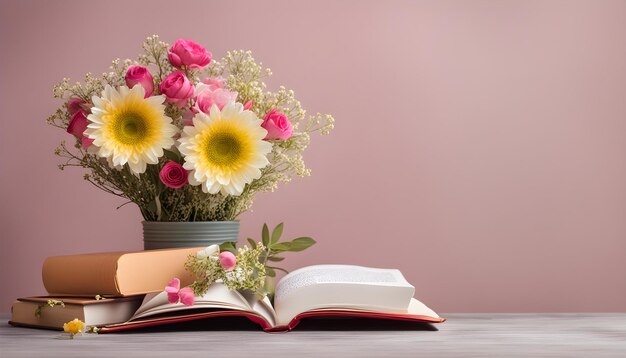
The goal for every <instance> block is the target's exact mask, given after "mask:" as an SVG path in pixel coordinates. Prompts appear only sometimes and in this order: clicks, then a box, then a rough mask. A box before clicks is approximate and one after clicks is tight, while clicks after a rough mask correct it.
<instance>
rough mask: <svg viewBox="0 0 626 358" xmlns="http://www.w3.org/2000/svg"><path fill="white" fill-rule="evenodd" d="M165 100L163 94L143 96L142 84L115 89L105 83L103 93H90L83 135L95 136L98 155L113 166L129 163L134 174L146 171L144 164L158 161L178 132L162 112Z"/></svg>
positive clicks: (172, 143) (171, 144) (93, 137)
mask: <svg viewBox="0 0 626 358" xmlns="http://www.w3.org/2000/svg"><path fill="white" fill-rule="evenodd" d="M164 100H165V96H163V95H160V96H151V97H148V98H144V89H143V87H142V86H134V87H133V88H132V89H129V88H128V87H126V86H121V87H120V88H119V90H116V89H115V88H113V87H111V86H109V85H107V86H106V87H105V88H104V90H103V91H102V97H98V96H93V97H92V101H93V104H94V106H93V108H91V114H90V115H89V116H88V117H87V118H88V119H89V121H90V123H89V125H88V126H87V130H86V131H85V135H86V136H88V137H89V138H91V139H93V140H94V142H93V144H94V145H95V146H96V147H97V148H98V156H100V157H103V158H107V159H108V160H109V162H110V163H111V164H112V166H114V167H118V166H123V165H124V164H126V163H128V166H129V168H130V170H131V171H132V172H133V173H135V174H141V173H143V172H145V171H146V166H147V164H157V163H158V162H159V158H160V157H161V156H163V149H169V148H170V147H172V146H173V145H174V143H175V142H174V138H173V137H174V135H175V134H176V133H178V128H176V126H174V125H173V124H172V119H171V118H170V117H168V116H167V115H165V105H164V104H163V101H164Z"/></svg>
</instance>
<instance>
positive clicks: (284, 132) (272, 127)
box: [261, 109, 293, 140]
mask: <svg viewBox="0 0 626 358" xmlns="http://www.w3.org/2000/svg"><path fill="white" fill-rule="evenodd" d="M261 127H263V128H265V130H267V136H265V139H281V140H285V139H289V138H291V136H292V135H293V128H292V127H291V123H290V122H289V119H287V116H286V115H284V114H283V113H280V112H277V111H276V109H272V110H271V111H270V112H269V113H268V114H267V115H265V119H264V120H263V123H262V124H261Z"/></svg>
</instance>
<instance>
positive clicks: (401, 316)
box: [98, 310, 446, 333]
mask: <svg viewBox="0 0 626 358" xmlns="http://www.w3.org/2000/svg"><path fill="white" fill-rule="evenodd" d="M211 317H246V318H247V319H249V320H250V321H252V322H254V323H256V324H258V325H260V326H261V328H262V329H263V330H264V331H265V332H268V333H281V332H289V331H291V330H292V329H294V328H295V327H296V326H297V325H298V323H300V321H301V320H302V319H304V318H309V317H356V318H378V319H388V320H397V321H411V322H425V323H443V322H445V321H446V319H445V318H436V317H430V316H422V315H413V314H408V313H384V312H373V311H371V312H366V311H342V310H319V311H310V312H304V313H301V314H299V315H297V316H296V317H294V319H292V320H291V322H289V324H288V325H287V326H277V327H271V326H270V325H269V324H268V323H267V322H266V321H265V319H264V318H263V317H261V316H259V315H256V314H254V313H250V312H245V311H235V310H232V311H214V312H205V313H196V314H190V315H185V316H177V317H168V318H158V319H151V320H145V321H137V322H130V323H120V324H114V325H108V326H103V327H101V328H100V330H99V331H98V333H115V332H123V331H128V330H133V329H138V328H144V327H153V326H160V325H165V324H170V323H179V322H189V321H196V320H201V319H205V318H211Z"/></svg>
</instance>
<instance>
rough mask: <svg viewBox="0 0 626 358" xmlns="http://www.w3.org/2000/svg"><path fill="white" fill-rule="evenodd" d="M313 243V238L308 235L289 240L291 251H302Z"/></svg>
mask: <svg viewBox="0 0 626 358" xmlns="http://www.w3.org/2000/svg"><path fill="white" fill-rule="evenodd" d="M313 245H315V240H313V239H312V238H310V237H299V238H297V239H294V240H293V241H291V251H302V250H306V249H308V248H309V247H311V246H313Z"/></svg>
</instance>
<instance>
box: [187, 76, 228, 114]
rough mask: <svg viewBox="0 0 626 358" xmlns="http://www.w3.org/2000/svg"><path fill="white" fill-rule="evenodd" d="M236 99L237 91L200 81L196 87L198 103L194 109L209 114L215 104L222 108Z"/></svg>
mask: <svg viewBox="0 0 626 358" xmlns="http://www.w3.org/2000/svg"><path fill="white" fill-rule="evenodd" d="M236 100H237V92H231V91H229V90H226V89H223V88H221V87H219V88H216V87H215V86H213V85H208V84H206V83H200V84H198V86H197V87H196V105H195V107H194V109H195V110H196V112H204V113H207V114H208V113H209V111H210V110H211V107H213V105H214V104H215V105H216V106H217V107H218V108H219V109H220V110H221V109H222V108H224V106H225V105H226V104H227V103H230V102H235V101H236Z"/></svg>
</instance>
